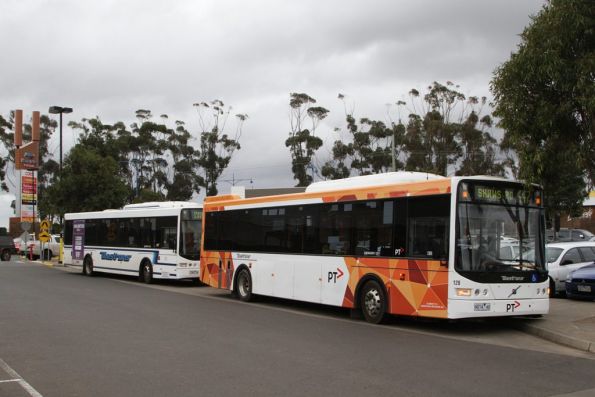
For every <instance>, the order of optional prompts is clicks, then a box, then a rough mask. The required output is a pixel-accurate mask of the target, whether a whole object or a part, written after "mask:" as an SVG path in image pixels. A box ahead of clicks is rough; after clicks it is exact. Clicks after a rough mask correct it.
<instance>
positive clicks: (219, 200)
mask: <svg viewBox="0 0 595 397" xmlns="http://www.w3.org/2000/svg"><path fill="white" fill-rule="evenodd" d="M469 179H472V180H484V181H506V182H513V183H514V182H517V181H512V180H509V179H505V178H502V177H494V176H456V177H455V176H453V177H443V176H440V175H435V174H431V173H426V172H407V171H399V172H389V173H384V174H375V175H364V176H356V177H351V178H345V179H339V180H331V181H322V182H316V183H313V184H311V185H310V186H308V187H307V188H306V191H305V192H303V193H292V194H282V195H273V196H262V197H253V198H244V197H241V196H238V195H234V194H227V195H221V196H211V197H206V198H205V201H204V204H205V208H206V209H207V210H213V209H215V210H217V209H223V208H222V207H227V206H229V207H236V208H242V207H246V208H249V207H258V206H261V205H262V204H269V205H273V206H282V205H301V204H308V203H315V202H337V201H355V200H374V199H383V198H396V197H406V196H421V195H432V194H449V193H450V192H451V189H454V188H456V185H457V184H458V183H459V182H460V181H461V180H469Z"/></svg>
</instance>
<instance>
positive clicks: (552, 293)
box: [550, 277, 556, 298]
mask: <svg viewBox="0 0 595 397" xmlns="http://www.w3.org/2000/svg"><path fill="white" fill-rule="evenodd" d="M555 297H556V283H554V280H552V278H551V277H550V298H555Z"/></svg>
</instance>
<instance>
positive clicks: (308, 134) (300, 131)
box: [285, 92, 329, 186]
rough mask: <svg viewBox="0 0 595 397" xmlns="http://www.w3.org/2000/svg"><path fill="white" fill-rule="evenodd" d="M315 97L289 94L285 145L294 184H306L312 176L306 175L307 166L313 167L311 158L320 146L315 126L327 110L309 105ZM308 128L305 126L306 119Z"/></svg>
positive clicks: (320, 140) (313, 101) (313, 102)
mask: <svg viewBox="0 0 595 397" xmlns="http://www.w3.org/2000/svg"><path fill="white" fill-rule="evenodd" d="M315 103H316V99H314V98H312V97H311V96H309V95H308V94H305V93H295V92H294V93H291V94H290V95H289V107H290V113H289V118H290V130H289V137H288V138H287V140H285V146H286V147H288V148H289V152H290V154H291V170H292V172H293V177H294V179H296V180H297V181H298V183H297V185H296V186H308V185H309V184H310V183H311V182H312V180H313V177H312V176H311V175H308V172H307V170H308V168H313V164H312V160H313V158H314V155H315V152H316V151H317V150H318V149H319V148H320V147H321V146H322V144H323V141H322V139H320V138H319V137H317V136H316V128H317V127H318V124H319V123H320V121H321V120H323V119H324V118H325V117H326V116H327V115H328V113H329V111H328V110H327V109H325V108H323V107H321V106H310V105H313V104H315ZM307 120H308V121H309V125H310V128H309V129H308V128H306V125H305V124H306V121H307Z"/></svg>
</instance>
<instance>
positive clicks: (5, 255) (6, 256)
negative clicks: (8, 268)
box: [0, 250, 10, 262]
mask: <svg viewBox="0 0 595 397" xmlns="http://www.w3.org/2000/svg"><path fill="white" fill-rule="evenodd" d="M0 259H2V260H3V261H4V262H6V261H9V260H10V250H3V251H2V254H0Z"/></svg>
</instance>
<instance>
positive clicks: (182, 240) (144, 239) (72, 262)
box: [64, 201, 202, 283]
mask: <svg viewBox="0 0 595 397" xmlns="http://www.w3.org/2000/svg"><path fill="white" fill-rule="evenodd" d="M64 219H65V226H64V264H65V265H69V266H80V267H81V268H82V272H83V273H84V274H86V275H89V276H91V275H93V274H94V273H95V272H104V273H114V274H122V275H132V276H138V278H139V280H140V281H143V282H145V283H150V282H151V281H152V280H153V279H177V280H181V279H191V280H194V281H198V276H199V268H200V267H199V261H200V239H201V233H202V205H200V204H198V203H193V202H185V201H170V202H150V203H142V204H130V205H126V206H125V207H124V208H123V209H120V210H105V211H96V212H79V213H69V214H65V216H64Z"/></svg>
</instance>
